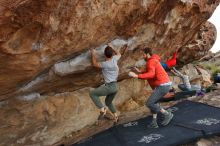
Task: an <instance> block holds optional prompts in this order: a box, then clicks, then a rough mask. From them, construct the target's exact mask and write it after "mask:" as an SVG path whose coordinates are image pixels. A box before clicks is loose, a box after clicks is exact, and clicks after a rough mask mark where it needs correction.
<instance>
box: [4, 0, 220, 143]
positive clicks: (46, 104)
mask: <svg viewBox="0 0 220 146" xmlns="http://www.w3.org/2000/svg"><path fill="white" fill-rule="evenodd" d="M218 4H219V0H215V1H213V0H208V1H200V0H190V1H183V0H177V1H173V0H160V1H153V0H107V1H99V0H90V1H88V0H0V68H1V70H0V101H1V102H0V117H1V118H0V125H1V126H0V134H1V135H2V136H1V137H0V145H22V146H23V145H31V144H33V145H34V144H36V145H52V144H55V143H56V142H57V141H60V140H61V139H63V138H64V137H65V136H67V135H69V134H70V133H72V132H76V131H77V130H80V129H84V127H85V126H88V125H92V124H94V123H95V121H96V118H97V116H98V111H97V109H96V108H95V107H94V105H93V103H91V101H90V99H89V97H88V92H89V90H90V87H96V86H98V85H100V84H101V83H103V81H102V80H101V74H100V72H99V71H98V70H95V69H94V68H92V67H91V63H90V54H89V52H88V48H90V47H95V48H96V51H97V57H98V60H99V61H101V60H103V55H102V54H103V49H104V47H105V45H106V44H107V43H109V42H111V43H112V44H113V46H114V47H115V48H118V49H119V48H121V46H123V45H124V44H128V46H129V48H128V50H127V51H126V52H125V54H124V56H122V58H121V60H120V62H119V66H120V75H119V80H120V81H121V82H120V89H121V90H120V92H119V94H118V95H117V99H116V101H115V103H116V105H117V106H118V108H119V109H120V110H121V111H126V112H128V113H129V112H131V110H132V111H133V110H135V112H134V113H131V115H133V116H130V118H128V117H129V114H126V112H125V114H123V116H124V117H125V118H124V121H128V120H129V119H132V118H134V117H136V116H135V114H136V115H138V114H140V115H139V117H141V116H143V114H141V113H142V112H143V111H142V110H140V109H139V108H140V106H142V105H143V104H144V100H146V98H144V97H146V95H149V93H150V91H149V90H148V91H147V93H145V91H142V90H141V89H143V87H144V81H143V82H135V81H132V80H128V76H127V72H128V71H129V68H130V67H131V66H133V65H134V64H138V63H139V59H140V55H141V54H140V51H139V49H135V48H136V47H137V46H140V45H141V46H142V47H144V46H149V47H154V48H165V49H154V50H153V51H154V53H157V54H159V55H160V56H161V57H162V59H163V60H166V59H168V58H170V56H171V54H172V53H173V52H174V50H175V49H176V46H177V45H180V46H181V49H180V53H179V54H178V58H179V61H180V63H182V64H186V63H189V62H191V61H194V60H196V59H200V58H201V57H202V56H203V55H204V54H205V53H206V52H207V51H208V50H209V49H210V48H211V46H212V44H213V42H214V41H215V35H216V30H215V27H214V26H213V25H212V24H210V23H209V22H207V19H208V18H209V17H210V16H211V14H212V13H213V11H214V10H215V8H216V7H217V5H218ZM140 48H141V47H140ZM132 84H134V85H135V86H134V85H133V86H134V87H132ZM127 104H128V106H127ZM129 104H130V105H129ZM126 106H127V107H126ZM131 106H132V107H131ZM144 113H145V114H146V113H147V111H146V110H145V112H144ZM88 115H89V116H88ZM137 118H138V117H137ZM79 119H82V120H79ZM107 127H108V126H106V125H103V127H102V128H100V129H99V130H103V129H105V128H107ZM76 135H77V134H76ZM82 137H83V136H81V137H80V136H79V139H80V138H81V139H82ZM79 139H78V140H79ZM75 141H77V140H76V139H75Z"/></svg>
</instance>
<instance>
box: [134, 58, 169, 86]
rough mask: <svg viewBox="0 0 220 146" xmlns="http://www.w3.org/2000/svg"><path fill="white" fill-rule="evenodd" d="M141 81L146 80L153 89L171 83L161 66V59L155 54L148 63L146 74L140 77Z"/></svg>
mask: <svg viewBox="0 0 220 146" xmlns="http://www.w3.org/2000/svg"><path fill="white" fill-rule="evenodd" d="M138 78H139V79H146V80H147V81H148V83H149V84H150V86H151V88H152V89H154V88H156V87H157V86H159V85H161V84H164V83H168V82H170V79H169V76H168V75H167V73H166V71H165V70H164V69H163V67H162V66H161V64H160V57H159V56H158V55H156V54H153V55H152V56H151V57H150V58H149V59H148V60H147V63H146V72H145V73H143V74H139V75H138Z"/></svg>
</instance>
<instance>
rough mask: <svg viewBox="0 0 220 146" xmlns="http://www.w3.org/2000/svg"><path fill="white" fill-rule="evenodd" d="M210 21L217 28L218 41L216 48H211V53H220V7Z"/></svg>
mask: <svg viewBox="0 0 220 146" xmlns="http://www.w3.org/2000/svg"><path fill="white" fill-rule="evenodd" d="M209 21H210V22H212V23H213V24H215V27H216V29H217V39H216V41H215V44H214V46H213V47H212V48H211V51H212V52H214V53H215V52H217V51H220V6H218V7H217V8H216V10H215V12H214V13H213V14H212V17H211V18H210V19H209Z"/></svg>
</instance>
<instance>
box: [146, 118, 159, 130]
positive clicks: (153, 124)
mask: <svg viewBox="0 0 220 146" xmlns="http://www.w3.org/2000/svg"><path fill="white" fill-rule="evenodd" d="M147 127H148V128H159V126H158V124H157V120H154V119H153V120H152V122H151V123H150V124H149V125H148V126H147Z"/></svg>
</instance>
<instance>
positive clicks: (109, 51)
mask: <svg viewBox="0 0 220 146" xmlns="http://www.w3.org/2000/svg"><path fill="white" fill-rule="evenodd" d="M114 53H115V51H114V50H113V49H112V48H111V47H110V46H107V47H106V48H105V51H104V54H105V56H106V57H107V58H111V57H112V56H113V55H114Z"/></svg>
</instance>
